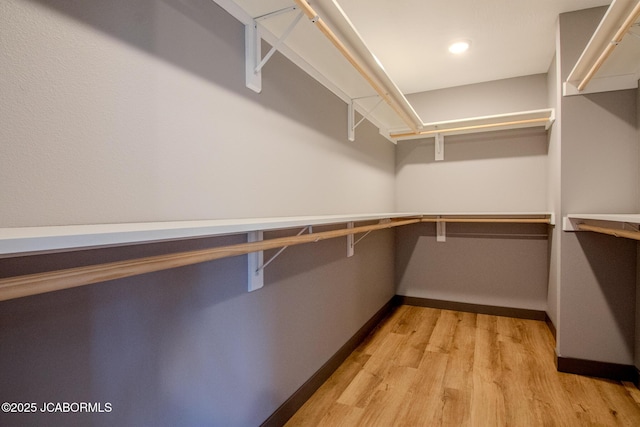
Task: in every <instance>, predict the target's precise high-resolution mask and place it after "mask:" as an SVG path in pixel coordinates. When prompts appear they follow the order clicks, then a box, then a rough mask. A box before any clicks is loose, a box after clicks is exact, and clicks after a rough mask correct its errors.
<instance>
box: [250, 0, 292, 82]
mask: <svg viewBox="0 0 640 427" xmlns="http://www.w3.org/2000/svg"><path fill="white" fill-rule="evenodd" d="M296 9H297V8H296V7H288V8H285V9H282V10H278V11H276V12H273V13H269V14H267V15H262V16H260V17H258V18H256V19H254V20H253V22H252V23H251V24H247V25H245V77H246V85H247V87H248V88H249V89H251V90H253V91H255V92H257V93H260V92H261V91H262V67H264V66H265V64H266V63H267V62H268V61H269V59H271V57H272V56H273V54H274V53H275V52H276V51H277V50H278V49H279V48H280V46H282V44H283V43H284V41H285V40H286V38H287V37H289V35H290V34H291V32H292V31H293V29H294V28H295V26H296V25H297V24H298V22H300V19H302V16H303V15H304V12H300V13H298V15H297V16H296V17H295V18H294V20H293V21H292V22H291V24H289V26H288V27H287V29H286V30H285V31H284V33H283V34H282V36H281V37H280V38H279V39H278V40H277V41H276V43H274V44H273V46H272V47H271V50H269V52H267V54H266V55H265V56H264V58H262V36H261V35H260V29H259V27H258V21H259V20H260V21H261V20H265V19H268V18H271V17H272V16H276V15H280V14H282V13H286V12H289V11H292V10H296Z"/></svg>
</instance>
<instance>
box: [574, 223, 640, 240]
mask: <svg viewBox="0 0 640 427" xmlns="http://www.w3.org/2000/svg"><path fill="white" fill-rule="evenodd" d="M578 230H580V231H592V232H594V233H601V234H608V235H609V236H615V237H624V238H625V239H633V240H640V231H629V230H619V229H616V228H606V227H596V226H595V225H588V224H578Z"/></svg>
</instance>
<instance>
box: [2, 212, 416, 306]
mask: <svg viewBox="0 0 640 427" xmlns="http://www.w3.org/2000/svg"><path fill="white" fill-rule="evenodd" d="M417 222H420V219H418V218H415V219H406V220H392V221H391V222H385V223H379V224H374V225H366V226H361V227H355V228H346V229H340V230H333V231H324V232H320V233H311V234H303V235H300V236H291V237H281V238H277V239H269V240H262V241H258V242H250V243H240V244H236V245H229V246H221V247H216V248H211V249H202V250H197V251H188V252H180V253H175V254H169V255H158V256H152V257H146V258H139V259H133V260H126V261H117V262H111V263H105V264H97V265H90V266H85V267H76V268H70V269H65V270H58V271H49V272H44V273H36V274H29V275H24V276H16V277H9V278H5V279H0V301H4V300H9V299H13V298H20V297H24V296H29V295H36V294H42V293H45V292H52V291H57V290H61V289H68V288H75V287H78V286H84V285H90V284H93V283H99V282H105V281H108V280H114V279H122V278H125V277H130V276H136V275H138V274H145V273H151V272H154V271H161V270H168V269H171V268H177V267H183V266H187V265H192V264H198V263H202V262H207V261H213V260H216V259H220V258H226V257H233V256H238V255H246V254H248V253H250V252H258V251H264V250H268V249H276V248H280V247H283V246H293V245H300V244H303V243H312V242H318V241H320V240H327V239H333V238H336V237H343V236H347V235H349V234H357V233H365V232H367V231H374V230H383V229H387V228H393V227H400V226H403V225H409V224H414V223H417Z"/></svg>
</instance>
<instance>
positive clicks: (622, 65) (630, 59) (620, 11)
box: [563, 0, 640, 96]
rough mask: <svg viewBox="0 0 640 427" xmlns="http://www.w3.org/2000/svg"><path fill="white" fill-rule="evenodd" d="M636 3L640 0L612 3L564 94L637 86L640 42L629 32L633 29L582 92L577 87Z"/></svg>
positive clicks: (564, 85) (565, 84)
mask: <svg viewBox="0 0 640 427" xmlns="http://www.w3.org/2000/svg"><path fill="white" fill-rule="evenodd" d="M636 4H637V0H614V1H613V2H612V3H611V5H610V6H609V9H607V12H606V13H605V15H604V17H603V18H602V20H601V21H600V24H599V25H598V28H597V29H596V30H595V32H594V33H593V35H592V37H591V39H590V40H589V43H588V44H587V46H586V47H585V48H584V50H583V52H582V54H581V55H580V58H578V61H577V62H576V64H575V65H574V67H573V69H572V70H571V73H570V74H569V76H568V77H567V81H566V82H564V84H563V95H564V96H571V95H583V94H588V93H597V92H607V91H613V90H623V89H633V88H637V87H638V72H639V71H640V67H639V64H638V58H640V43H638V40H636V39H635V36H634V35H633V34H629V33H633V32H634V31H635V30H634V29H630V30H629V31H628V32H627V33H625V35H624V36H623V39H622V40H621V41H620V43H619V44H617V45H616V46H615V48H614V50H613V51H612V52H611V54H610V56H609V57H608V58H607V59H606V61H605V62H604V63H602V65H601V66H600V68H598V70H597V71H596V73H595V75H594V77H593V79H592V80H591V82H589V83H588V84H587V85H586V87H585V88H584V90H583V91H581V92H579V91H578V90H577V87H578V85H580V83H581V82H582V80H583V79H584V78H585V77H586V76H587V74H588V73H589V70H590V69H591V68H592V67H593V66H594V65H595V63H596V61H597V60H598V58H599V57H600V55H601V54H602V53H603V52H604V50H605V49H606V48H607V47H608V46H609V45H610V44H611V43H612V40H613V39H614V37H615V35H616V33H617V31H618V29H619V28H620V27H621V25H622V23H623V22H624V21H625V19H626V18H627V17H628V16H630V14H631V12H632V10H633V8H634V7H635V5H636ZM638 22H640V19H636V20H635V23H638ZM632 28H633V27H632ZM636 35H637V33H636Z"/></svg>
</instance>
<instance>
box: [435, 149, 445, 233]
mask: <svg viewBox="0 0 640 427" xmlns="http://www.w3.org/2000/svg"><path fill="white" fill-rule="evenodd" d="M436 160H437V159H436ZM440 218H442V217H441V216H438V219H440ZM446 241H447V223H446V222H444V221H438V222H436V242H446Z"/></svg>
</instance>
